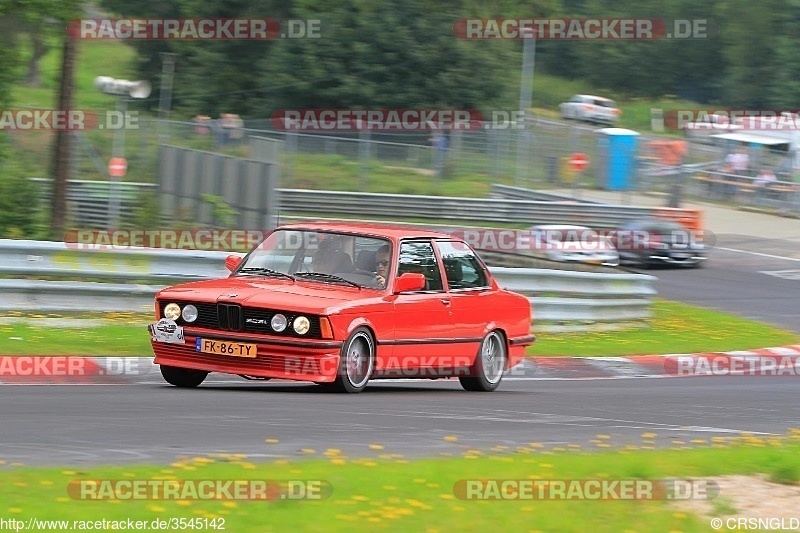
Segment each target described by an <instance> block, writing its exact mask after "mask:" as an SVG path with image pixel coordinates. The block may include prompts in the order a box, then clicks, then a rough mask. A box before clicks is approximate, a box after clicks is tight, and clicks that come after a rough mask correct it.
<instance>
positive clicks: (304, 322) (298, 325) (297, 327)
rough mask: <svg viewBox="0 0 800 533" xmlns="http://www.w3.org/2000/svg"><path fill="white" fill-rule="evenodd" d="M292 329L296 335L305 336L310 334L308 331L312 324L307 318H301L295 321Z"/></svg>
mask: <svg viewBox="0 0 800 533" xmlns="http://www.w3.org/2000/svg"><path fill="white" fill-rule="evenodd" d="M292 327H293V328H294V331H295V333H297V334H298V335H305V334H306V333H308V330H309V328H310V327H311V322H309V321H308V319H307V318H306V317H304V316H299V317H297V318H295V319H294V322H293V323H292Z"/></svg>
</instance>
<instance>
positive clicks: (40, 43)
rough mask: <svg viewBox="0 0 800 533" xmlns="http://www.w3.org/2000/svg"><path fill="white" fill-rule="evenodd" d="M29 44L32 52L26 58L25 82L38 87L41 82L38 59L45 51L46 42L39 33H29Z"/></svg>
mask: <svg viewBox="0 0 800 533" xmlns="http://www.w3.org/2000/svg"><path fill="white" fill-rule="evenodd" d="M31 44H32V45H33V54H31V58H30V60H28V73H27V74H26V75H25V83H26V84H27V85H28V86H30V87H40V86H41V84H42V77H41V72H40V71H39V60H40V59H42V57H44V55H45V54H46V53H47V44H46V43H45V42H44V38H43V37H42V36H41V35H36V34H34V33H32V34H31Z"/></svg>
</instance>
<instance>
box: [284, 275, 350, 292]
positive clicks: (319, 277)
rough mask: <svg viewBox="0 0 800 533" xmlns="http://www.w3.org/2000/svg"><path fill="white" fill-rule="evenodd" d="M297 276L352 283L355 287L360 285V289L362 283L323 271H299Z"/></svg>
mask: <svg viewBox="0 0 800 533" xmlns="http://www.w3.org/2000/svg"><path fill="white" fill-rule="evenodd" d="M295 276H296V277H298V278H299V277H304V278H306V277H307V278H317V279H319V280H321V281H338V282H344V283H347V284H349V285H352V286H353V287H358V288H359V289H360V288H361V285H359V284H358V283H356V282H355V281H350V280H349V279H344V278H343V277H341V276H336V275H334V274H325V273H323V272H298V273H297V274H295Z"/></svg>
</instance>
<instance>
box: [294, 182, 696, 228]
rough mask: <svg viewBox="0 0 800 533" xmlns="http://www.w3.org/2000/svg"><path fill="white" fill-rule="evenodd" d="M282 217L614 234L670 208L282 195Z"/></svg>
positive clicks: (354, 194) (307, 192) (680, 212)
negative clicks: (553, 227)
mask: <svg viewBox="0 0 800 533" xmlns="http://www.w3.org/2000/svg"><path fill="white" fill-rule="evenodd" d="M278 193H279V195H280V196H279V198H280V199H279V204H280V213H281V216H284V215H320V216H337V215H338V216H351V217H356V218H375V219H384V220H398V219H399V218H401V217H407V218H415V219H425V220H443V221H459V222H463V223H465V224H470V223H473V222H475V221H480V222H481V223H482V224H485V223H499V224H520V225H534V224H579V225H585V226H591V227H595V228H614V227H618V226H619V225H621V224H623V223H624V222H627V221H628V220H632V219H637V218H643V217H649V216H656V215H657V214H663V212H665V211H666V210H669V209H668V208H653V207H633V206H622V205H608V204H589V203H580V204H576V203H575V202H574V201H570V202H552V201H532V200H510V199H502V198H458V197H449V196H413V195H404V194H377V193H365V192H338V191H312V190H304V189H278ZM669 211H671V212H673V213H674V214H675V215H676V216H678V217H680V216H681V215H683V214H685V216H686V217H694V216H695V215H694V213H692V212H691V211H692V210H683V209H672V210H669Z"/></svg>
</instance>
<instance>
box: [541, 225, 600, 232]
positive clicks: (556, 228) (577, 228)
mask: <svg viewBox="0 0 800 533" xmlns="http://www.w3.org/2000/svg"><path fill="white" fill-rule="evenodd" d="M531 229H532V230H545V231H546V230H554V231H564V230H566V231H569V230H575V231H584V230H591V228H588V227H586V226H575V225H572V224H541V225H539V226H533V227H532V228H531Z"/></svg>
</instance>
